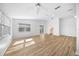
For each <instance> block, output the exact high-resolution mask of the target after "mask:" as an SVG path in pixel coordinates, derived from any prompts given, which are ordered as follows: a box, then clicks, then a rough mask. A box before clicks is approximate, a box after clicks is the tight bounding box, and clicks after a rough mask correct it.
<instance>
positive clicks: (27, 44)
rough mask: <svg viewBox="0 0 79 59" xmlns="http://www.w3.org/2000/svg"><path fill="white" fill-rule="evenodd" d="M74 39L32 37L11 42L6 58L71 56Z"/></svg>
mask: <svg viewBox="0 0 79 59" xmlns="http://www.w3.org/2000/svg"><path fill="white" fill-rule="evenodd" d="M75 50H76V38H75V37H67V36H53V35H45V36H34V37H31V38H27V39H20V40H17V41H15V40H14V41H13V42H12V44H11V46H10V47H9V48H8V49H7V51H6V53H5V55H6V56H73V55H75Z"/></svg>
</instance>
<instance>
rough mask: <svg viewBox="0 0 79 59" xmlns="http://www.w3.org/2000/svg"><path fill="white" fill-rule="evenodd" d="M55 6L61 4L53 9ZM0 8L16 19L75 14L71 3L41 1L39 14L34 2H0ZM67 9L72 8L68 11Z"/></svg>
mask: <svg viewBox="0 0 79 59" xmlns="http://www.w3.org/2000/svg"><path fill="white" fill-rule="evenodd" d="M57 6H61V7H60V8H59V9H58V10H55V8H56V7H57ZM0 9H1V10H2V11H4V12H5V13H6V14H7V15H8V16H9V17H12V18H17V19H45V20H46V19H50V18H51V17H54V16H55V17H64V16H69V15H75V4H73V3H70V4H69V3H41V7H40V12H39V15H37V14H36V7H35V3H0ZM69 9H72V10H70V11H68V10H69Z"/></svg>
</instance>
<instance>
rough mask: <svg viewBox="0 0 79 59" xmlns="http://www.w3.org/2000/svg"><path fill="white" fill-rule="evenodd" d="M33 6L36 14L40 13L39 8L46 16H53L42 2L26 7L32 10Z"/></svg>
mask: <svg viewBox="0 0 79 59" xmlns="http://www.w3.org/2000/svg"><path fill="white" fill-rule="evenodd" d="M34 8H36V14H37V15H39V14H40V13H41V10H42V11H44V12H45V15H46V16H49V17H51V18H53V16H52V14H50V11H49V9H48V8H46V7H45V6H44V5H43V4H41V3H35V4H34V6H33V7H30V9H29V8H27V9H29V10H33V9H34Z"/></svg>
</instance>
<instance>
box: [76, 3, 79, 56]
mask: <svg viewBox="0 0 79 59" xmlns="http://www.w3.org/2000/svg"><path fill="white" fill-rule="evenodd" d="M76 19H77V40H76V45H77V47H76V49H77V51H76V54H77V55H79V4H76Z"/></svg>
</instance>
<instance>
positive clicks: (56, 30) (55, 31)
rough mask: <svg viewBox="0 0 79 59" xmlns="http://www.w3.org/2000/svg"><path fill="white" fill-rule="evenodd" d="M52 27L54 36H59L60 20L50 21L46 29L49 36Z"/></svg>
mask: <svg viewBox="0 0 79 59" xmlns="http://www.w3.org/2000/svg"><path fill="white" fill-rule="evenodd" d="M51 27H53V31H52V33H53V34H54V35H59V19H58V18H57V17H55V18H53V19H50V20H48V22H47V29H46V30H47V33H48V34H49V33H50V29H51Z"/></svg>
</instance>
